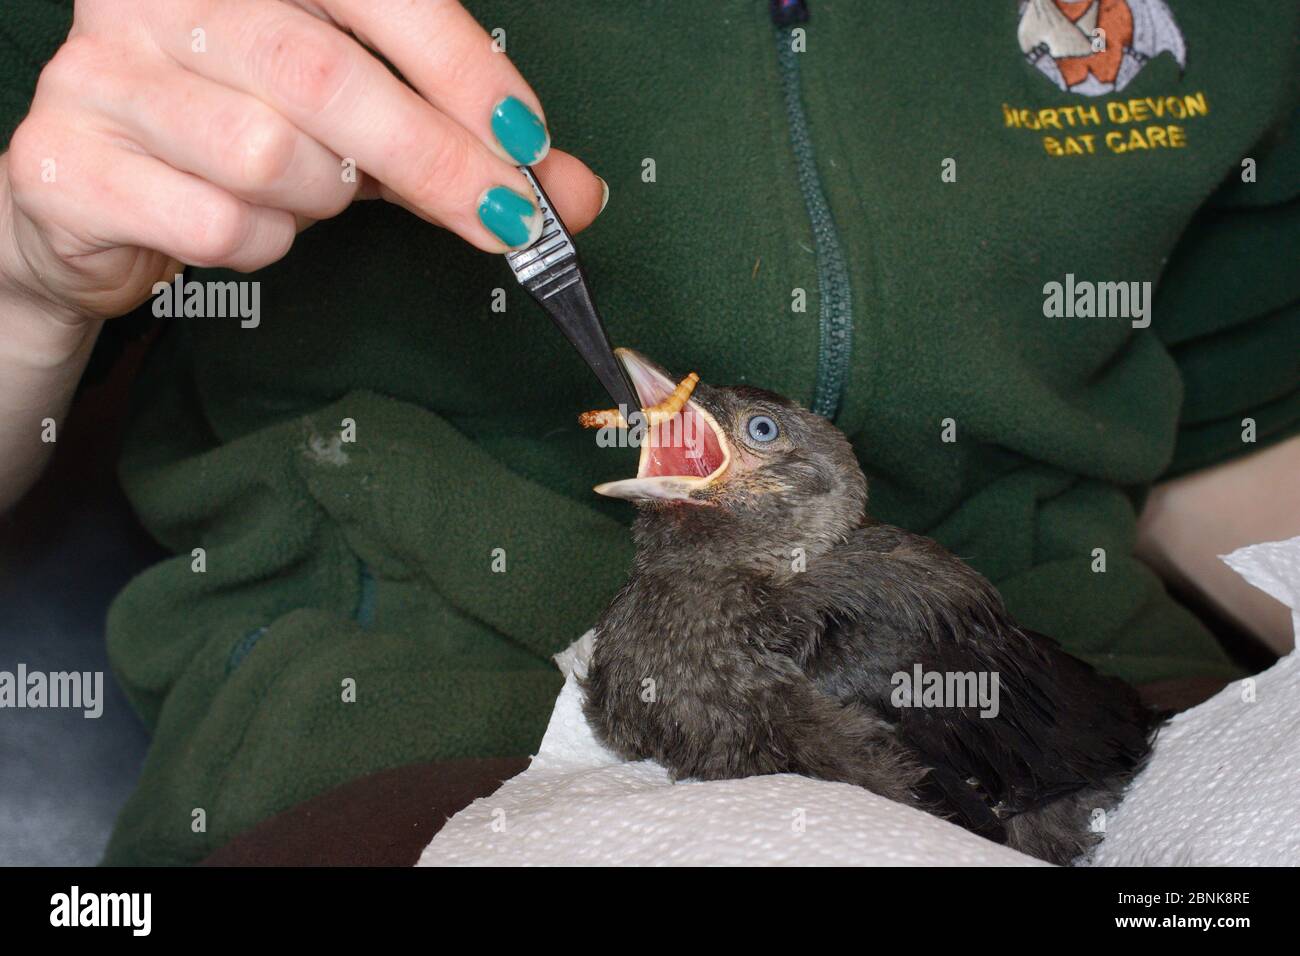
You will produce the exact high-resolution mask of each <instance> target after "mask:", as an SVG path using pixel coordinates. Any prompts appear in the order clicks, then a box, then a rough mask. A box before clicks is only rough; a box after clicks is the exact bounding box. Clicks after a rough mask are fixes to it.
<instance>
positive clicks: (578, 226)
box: [537, 149, 609, 232]
mask: <svg viewBox="0 0 1300 956" xmlns="http://www.w3.org/2000/svg"><path fill="white" fill-rule="evenodd" d="M537 178H538V179H539V180H540V181H541V183H542V188H543V189H544V190H546V195H547V196H548V197H549V198H550V200H551V203H552V204H553V205H554V206H555V211H556V212H557V213H559V214H560V219H562V220H563V221H564V225H565V227H566V228H567V229H568V230H569V232H581V231H582V230H583V229H586V228H587V227H588V226H590V225H591V223H592V221H593V220H594V219H595V218H596V217H597V216H599V215H600V214H601V212H602V211H603V210H604V208H605V203H606V202H607V201H608V199H609V192H608V189H609V187H608V186H606V185H605V181H604V180H603V179H601V178H600V177H599V176H597V175H596V174H595V173H593V172H592V171H591V170H590V169H588V168H587V164H586V163H584V162H583V161H582V160H580V159H578V158H577V157H575V156H571V155H569V154H568V153H566V152H564V151H563V150H559V149H553V150H551V151H550V153H548V154H547V156H546V158H545V159H544V160H542V162H541V163H539V164H538V166H537Z"/></svg>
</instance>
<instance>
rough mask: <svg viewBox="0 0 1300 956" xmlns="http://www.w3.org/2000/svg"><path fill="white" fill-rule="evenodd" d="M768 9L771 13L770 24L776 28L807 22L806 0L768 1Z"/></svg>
mask: <svg viewBox="0 0 1300 956" xmlns="http://www.w3.org/2000/svg"><path fill="white" fill-rule="evenodd" d="M768 9H769V10H770V11H771V12H772V22H773V23H775V24H776V25H777V26H778V27H788V26H790V25H791V24H793V23H807V22H808V4H807V2H806V0H770V2H769V4H768Z"/></svg>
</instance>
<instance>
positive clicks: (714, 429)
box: [578, 349, 731, 503]
mask: <svg viewBox="0 0 1300 956" xmlns="http://www.w3.org/2000/svg"><path fill="white" fill-rule="evenodd" d="M614 354H615V355H617V356H618V360H619V361H620V362H622V363H623V367H624V368H625V369H626V370H627V373H628V377H629V378H631V379H632V385H633V387H635V388H636V393H637V399H638V400H639V401H640V403H641V408H642V410H643V411H644V413H645V414H644V422H642V423H637V424H636V425H635V427H634V428H633V429H632V431H631V432H630V433H629V434H630V435H632V436H635V440H637V441H639V443H640V446H641V459H640V462H639V463H638V465H637V469H636V477H635V478H626V479H624V480H623V481H608V482H606V483H605V484H603V485H597V486H596V488H595V490H596V493H597V494H601V495H608V496H609V497H611V498H627V499H628V500H631V501H638V500H652V499H657V500H660V501H692V502H695V503H700V502H699V501H698V499H694V498H692V497H691V495H692V493H693V492H696V491H700V490H702V489H704V488H707V487H709V486H710V485H712V484H713V483H714V482H715V481H717V480H718V479H719V478H721V477H722V476H723V475H724V474H726V471H727V468H728V466H729V465H730V464H731V446H730V444H729V443H728V441H727V437H726V435H725V434H724V433H723V431H722V429H721V428H720V427H719V426H718V423H717V421H715V420H714V418H713V416H712V415H710V414H709V413H708V412H707V411H705V410H704V409H703V408H702V407H701V406H700V405H699V403H698V402H695V401H693V400H692V399H691V395H692V394H693V393H694V391H695V386H696V385H697V384H698V383H699V380H700V377H699V376H698V375H696V374H695V373H694V372H692V373H691V374H690V375H688V376H686V378H684V379H682V381H681V382H679V383H678V382H674V381H673V380H672V377H671V376H669V374H668V373H667V372H666V371H664V369H662V368H661V367H660V366H658V365H656V364H655V363H654V362H652V361H650V360H649V359H648V358H646V357H645V356H644V355H641V354H640V353H638V352H634V351H632V350H631V349H615V350H614ZM578 420H579V421H580V422H581V423H582V425H583V426H584V427H586V428H604V427H611V426H613V427H618V428H626V427H628V423H627V422H626V421H625V420H624V419H623V416H622V415H620V414H619V411H618V409H610V410H606V411H598V412H585V413H583V414H582V415H581V416H580V417H579V419H578Z"/></svg>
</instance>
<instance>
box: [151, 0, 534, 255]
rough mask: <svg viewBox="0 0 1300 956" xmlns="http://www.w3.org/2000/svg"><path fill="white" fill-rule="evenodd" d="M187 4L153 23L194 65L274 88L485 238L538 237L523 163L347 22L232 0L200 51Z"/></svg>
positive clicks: (464, 230) (297, 114) (402, 189)
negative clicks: (435, 102)
mask: <svg viewBox="0 0 1300 956" xmlns="http://www.w3.org/2000/svg"><path fill="white" fill-rule="evenodd" d="M181 7H183V5H172V4H164V5H163V7H162V8H161V14H160V16H159V18H158V19H157V20H156V21H155V22H154V23H153V29H154V30H155V37H156V39H157V40H158V42H159V44H160V45H161V46H162V48H163V49H164V51H166V52H167V53H168V54H169V55H171V56H172V57H173V58H174V59H175V61H176V62H177V63H179V64H180V65H182V66H184V67H185V68H186V69H189V70H192V71H194V72H196V73H198V74H200V75H201V76H205V77H207V78H209V79H211V80H215V81H216V82H218V83H223V84H225V85H227V86H231V87H234V88H236V89H240V90H243V91H244V92H246V93H249V94H251V95H253V96H255V97H257V98H258V99H260V100H262V101H263V102H264V103H266V104H267V105H268V106H270V107H271V108H272V109H274V110H276V111H277V112H279V113H280V114H281V115H283V116H284V117H285V118H286V119H288V120H289V122H291V123H293V124H294V125H295V126H297V127H298V128H299V129H301V130H303V131H304V132H305V133H307V134H308V135H309V136H311V137H313V138H314V139H316V140H317V141H319V142H320V143H322V144H324V145H325V146H327V147H328V148H329V149H331V150H332V151H333V152H334V153H336V154H337V155H339V156H342V157H345V158H352V159H355V160H356V163H357V166H358V167H359V168H360V169H362V170H364V171H365V172H367V173H369V174H370V175H372V176H374V177H375V178H376V179H378V180H380V181H381V182H383V183H384V184H385V185H386V186H388V187H389V188H390V189H392V190H393V192H395V193H397V194H398V195H400V196H401V197H402V198H403V200H405V202H406V203H408V204H409V206H410V207H411V208H413V209H416V210H418V211H419V213H420V214H421V215H422V216H424V217H425V218H427V219H429V220H430V221H432V222H436V223H438V224H440V225H443V226H445V227H446V228H448V229H450V230H452V231H453V232H455V233H456V234H457V235H459V236H461V237H462V238H464V239H466V240H468V241H469V242H471V243H473V244H474V245H475V246H477V247H479V248H480V249H484V250H487V251H491V252H503V251H505V250H506V249H507V248H511V247H516V248H517V247H519V246H524V245H527V244H529V243H530V242H531V241H533V240H534V239H535V238H536V237H537V234H538V233H539V232H540V230H541V217H540V216H539V215H538V214H537V208H536V206H535V205H534V204H533V201H532V198H531V195H532V194H531V191H530V189H529V187H528V183H527V181H526V180H525V179H524V178H523V176H522V175H521V174H520V173H519V171H518V170H517V169H515V168H514V167H513V166H511V165H510V164H508V163H506V162H503V161H502V160H501V159H499V158H498V157H497V156H495V155H494V154H493V153H492V152H491V151H489V150H488V148H487V147H486V146H484V145H483V144H482V143H481V142H480V141H479V140H478V139H476V138H475V137H474V136H473V135H472V134H471V133H470V132H469V131H468V130H466V129H465V128H464V127H463V126H461V125H460V124H459V123H456V122H455V121H453V120H451V119H450V118H448V117H447V116H445V115H444V114H442V113H440V112H439V111H437V110H435V109H434V108H433V107H432V106H431V105H429V104H428V103H427V102H425V101H424V100H423V99H422V98H421V97H420V96H419V94H417V93H416V92H415V91H414V90H412V89H411V88H410V87H408V86H407V85H405V84H404V83H402V82H400V81H399V80H398V79H397V78H396V77H394V76H393V75H392V73H390V72H389V71H388V70H387V69H386V68H385V67H384V66H383V65H382V64H381V63H380V62H379V61H378V60H377V59H375V58H374V57H373V56H371V55H370V54H369V53H367V52H366V51H365V50H364V49H363V48H362V47H361V46H360V45H359V44H357V43H356V42H355V41H353V40H352V39H351V38H349V37H347V36H345V35H344V34H343V33H341V32H340V31H339V30H337V29H335V28H334V27H331V26H329V25H327V24H325V23H323V22H321V21H320V20H317V19H316V18H315V17H312V16H310V15H309V14H307V13H304V12H303V11H301V10H299V9H297V8H294V7H289V6H285V5H282V4H268V3H262V2H256V0H224V2H221V3H216V4H213V5H211V6H209V7H208V8H207V10H206V13H205V15H204V17H203V19H204V20H205V21H206V22H205V23H204V24H202V29H204V30H205V36H206V43H205V47H204V49H205V51H206V52H196V51H195V50H194V49H193V48H192V46H191V43H190V35H191V31H192V30H193V29H194V28H195V27H194V24H193V23H192V22H191V19H190V15H189V14H186V13H185V12H184V11H183V9H180V8H181ZM178 11H179V12H178Z"/></svg>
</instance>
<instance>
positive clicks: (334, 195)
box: [69, 65, 357, 219]
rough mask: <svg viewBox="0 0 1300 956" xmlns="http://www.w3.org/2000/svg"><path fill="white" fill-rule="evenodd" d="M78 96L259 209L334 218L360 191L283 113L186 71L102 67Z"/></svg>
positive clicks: (155, 150) (160, 152) (126, 131)
mask: <svg viewBox="0 0 1300 956" xmlns="http://www.w3.org/2000/svg"><path fill="white" fill-rule="evenodd" d="M69 92H72V91H69ZM74 95H75V96H77V97H78V98H79V99H80V101H81V102H83V103H85V104H86V105H87V106H88V107H89V108H91V109H93V110H94V111H96V112H98V113H99V114H100V115H102V116H103V117H105V118H107V119H108V120H109V121H110V122H111V123H113V124H114V125H115V126H116V127H117V129H118V130H119V131H120V132H121V133H122V134H123V135H125V136H126V137H128V138H129V139H131V140H132V141H134V142H135V143H137V144H139V145H140V146H141V147H142V148H143V149H144V151H145V152H147V153H149V154H151V155H153V156H156V157H157V158H159V159H161V160H163V161H164V162H166V163H168V164H169V165H171V166H174V167H175V168H177V169H180V170H184V171H185V172H189V173H193V174H194V175H196V176H198V177H199V178H200V179H205V180H207V181H209V182H211V183H213V184H214V185H217V186H220V187H221V188H222V189H225V190H226V191H227V192H230V193H232V194H234V195H235V196H238V197H239V198H240V199H243V200H245V201H246V202H248V203H250V204H252V205H254V206H268V207H271V208H276V209H286V210H288V211H289V212H292V213H295V214H297V215H301V216H306V217H310V218H313V219H326V218H329V217H331V216H335V215H338V213H340V212H342V211H343V210H344V209H346V208H347V207H348V205H349V204H350V203H351V202H352V198H353V196H354V194H355V193H356V190H357V184H356V178H357V177H356V176H355V175H353V176H350V177H349V176H347V175H345V174H346V172H347V170H346V168H345V167H344V165H343V163H342V161H341V160H340V159H339V157H338V156H336V155H334V154H333V153H332V152H330V151H329V150H328V149H326V148H325V147H324V146H322V145H321V144H320V143H318V142H316V141H315V140H314V139H312V138H311V137H310V136H308V135H306V134H305V133H303V132H302V131H301V130H299V129H297V128H296V127H295V126H294V125H293V124H292V123H290V122H289V121H288V120H286V119H285V118H284V117H283V116H281V115H280V114H279V113H277V112H276V111H275V110H273V109H271V108H270V107H269V106H267V105H266V104H265V103H263V102H261V101H260V100H258V99H256V98H254V97H252V96H249V95H247V94H246V93H241V92H239V91H238V90H234V89H231V88H230V87H228V86H222V85H221V84H219V83H213V82H212V81H210V80H206V79H204V78H202V77H200V76H198V75H196V74H194V73H190V72H188V71H186V70H180V69H177V68H175V67H174V66H171V65H161V66H160V67H159V68H157V69H147V68H146V69H141V68H140V67H139V66H136V67H134V68H133V69H132V70H131V71H130V72H127V71H125V70H123V69H120V68H112V69H101V70H100V71H99V72H98V74H97V77H96V81H95V84H94V85H93V87H91V88H90V89H88V90H79V91H76V92H75V94H74ZM349 179H350V180H351V181H349Z"/></svg>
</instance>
